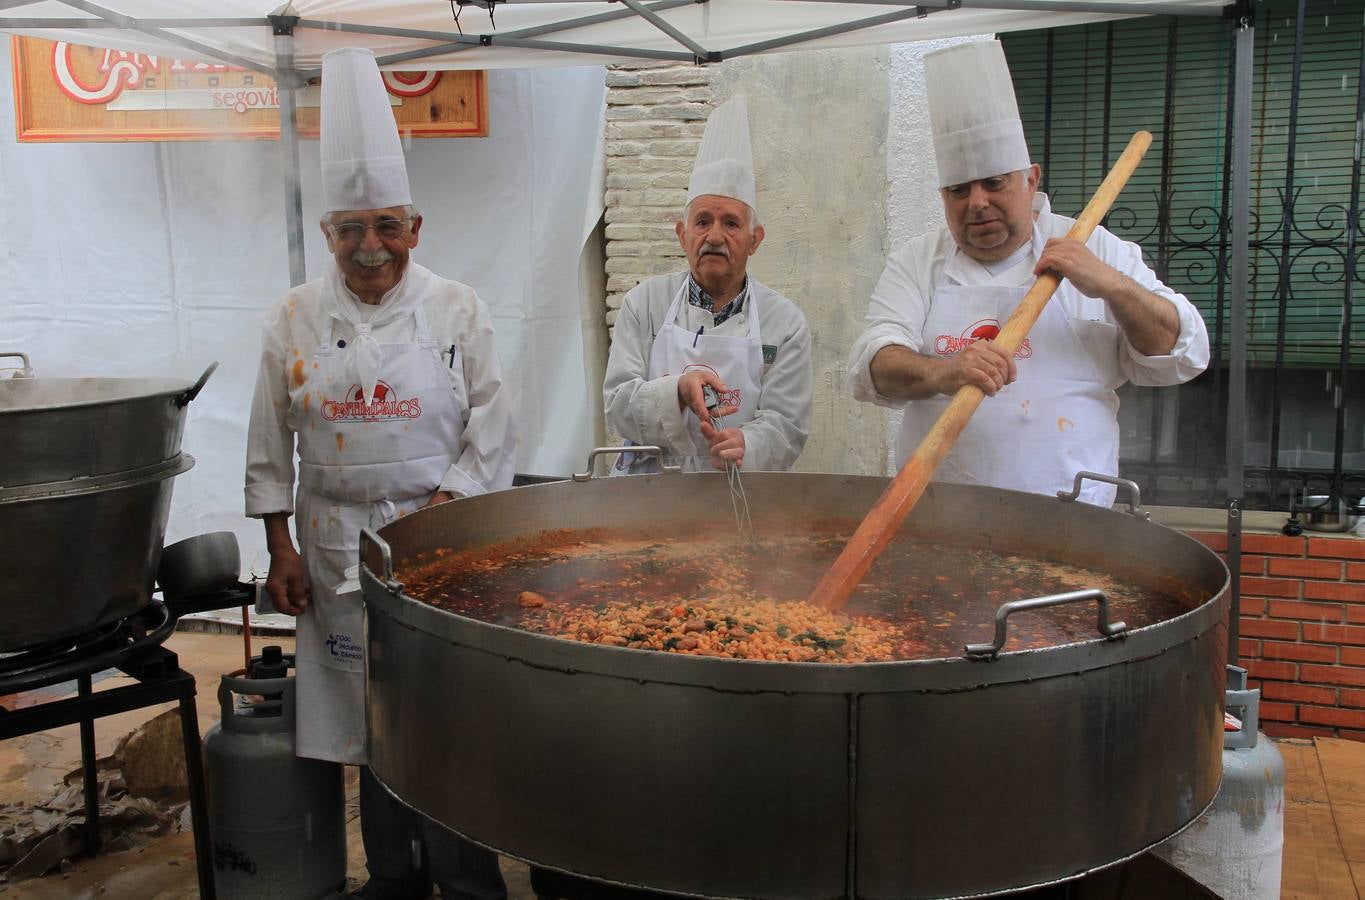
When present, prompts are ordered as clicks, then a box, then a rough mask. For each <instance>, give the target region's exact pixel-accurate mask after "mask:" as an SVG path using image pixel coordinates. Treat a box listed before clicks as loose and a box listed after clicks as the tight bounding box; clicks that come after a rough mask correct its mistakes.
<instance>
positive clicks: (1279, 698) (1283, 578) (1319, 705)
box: [1190, 531, 1365, 741]
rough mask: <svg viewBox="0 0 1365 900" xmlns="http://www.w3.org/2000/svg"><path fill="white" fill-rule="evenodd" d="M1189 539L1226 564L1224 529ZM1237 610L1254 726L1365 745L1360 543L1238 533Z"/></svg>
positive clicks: (1364, 557) (1364, 570) (1363, 545)
mask: <svg viewBox="0 0 1365 900" xmlns="http://www.w3.org/2000/svg"><path fill="white" fill-rule="evenodd" d="M1190 536H1191V537H1194V538H1195V539H1197V540H1199V541H1200V542H1202V543H1204V544H1206V545H1207V546H1209V547H1211V548H1212V549H1214V550H1216V551H1218V553H1219V555H1220V556H1223V557H1224V559H1225V560H1226V556H1227V535H1225V534H1222V533H1221V532H1195V531H1192V532H1190ZM1241 612H1242V617H1241V634H1240V646H1239V650H1238V652H1239V654H1240V656H1241V658H1242V659H1241V661H1242V665H1243V666H1245V667H1246V668H1247V670H1248V673H1249V675H1250V678H1251V685H1252V686H1253V687H1259V688H1260V689H1261V728H1262V730H1263V731H1265V733H1266V734H1269V735H1271V736H1273V737H1312V736H1314V735H1335V736H1339V737H1344V738H1352V739H1354V740H1361V741H1365V540H1359V539H1353V538H1333V537H1316V536H1314V537H1309V536H1303V537H1285V536H1283V535H1278V534H1243V535H1242V610H1241Z"/></svg>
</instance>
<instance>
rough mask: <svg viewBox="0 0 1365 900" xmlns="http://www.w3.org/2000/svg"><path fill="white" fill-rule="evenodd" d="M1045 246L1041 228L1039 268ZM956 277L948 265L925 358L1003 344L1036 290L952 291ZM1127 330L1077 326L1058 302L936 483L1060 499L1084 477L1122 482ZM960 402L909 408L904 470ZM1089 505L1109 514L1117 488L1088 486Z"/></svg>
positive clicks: (941, 400)
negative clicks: (1002, 336) (1121, 360)
mask: <svg viewBox="0 0 1365 900" xmlns="http://www.w3.org/2000/svg"><path fill="white" fill-rule="evenodd" d="M1044 243H1045V241H1044V240H1043V237H1042V234H1041V232H1040V231H1039V230H1038V228H1037V227H1035V228H1034V230H1033V259H1034V260H1036V259H1037V258H1038V256H1039V255H1041V253H1042V249H1043V244H1044ZM959 252H960V251H959ZM951 262H952V260H951V259H950V260H949V264H951ZM1033 265H1034V263H1033V262H1032V261H1031V260H1027V259H1026V260H1025V261H1024V262H1023V263H1021V264H1020V265H1019V266H1017V267H1015V268H1012V269H1011V270H1010V271H1009V272H1006V273H1004V274H1002V275H1001V276H1000V278H1001V280H1015V281H1019V280H1025V279H1026V277H1027V275H1028V273H1024V272H1021V271H1020V269H1021V268H1023V267H1028V269H1029V270H1030V271H1031V269H1032V266H1033ZM948 268H949V265H945V266H944V274H943V275H941V276H940V278H939V281H938V284H936V285H935V289H934V297H933V302H932V303H931V304H930V306H929V314H928V316H927V317H926V318H925V323H924V330H923V334H924V335H925V339H926V341H929V342H932V344H931V346H929V347H926V349H925V351H924V352H926V353H931V354H932V355H934V356H936V357H939V358H948V357H951V356H954V355H956V354H957V353H958V352H960V351H961V350H962V349H963V347H965V346H966V345H968V344H970V343H972V342H973V341H975V340H982V339H988V338H992V337H994V336H995V335H996V334H997V333H998V332H999V330H1000V326H1001V324H1002V323H1003V322H1005V321H1006V320H1008V319H1009V317H1010V314H1011V313H1012V312H1013V311H1014V308H1015V307H1016V306H1018V305H1019V301H1020V300H1022V299H1023V297H1024V295H1025V294H1026V293H1027V292H1028V288H1027V287H1001V286H994V285H984V286H968V285H961V284H955V283H950V278H949V277H948V275H947V271H948ZM1069 289H1070V287H1069V286H1064V287H1063V288H1061V290H1069ZM1096 302H1097V303H1102V301H1096ZM1099 308H1100V307H1096V309H1099ZM1117 330H1118V329H1117V326H1115V325H1112V324H1109V323H1107V322H1103V321H1099V320H1098V317H1097V319H1096V320H1095V321H1089V320H1085V319H1073V318H1071V317H1070V316H1068V315H1067V314H1066V311H1065V310H1064V309H1063V307H1062V305H1061V304H1060V303H1058V302H1057V298H1054V299H1053V300H1051V301H1049V302H1048V304H1047V305H1046V306H1044V307H1043V312H1042V314H1041V315H1040V316H1039V317H1038V321H1037V323H1035V324H1034V326H1033V328H1032V329H1031V330H1030V331H1029V334H1028V337H1027V338H1026V339H1025V341H1024V343H1023V344H1022V345H1021V346H1020V348H1019V349H1018V350H1017V351H1015V354H1014V358H1015V363H1016V365H1017V366H1018V373H1019V377H1018V379H1017V380H1016V381H1015V382H1014V383H1013V384H1010V385H1007V386H1006V387H1005V388H1004V389H1002V390H1001V391H1000V392H999V393H997V394H996V395H995V396H994V397H987V398H985V399H984V400H983V401H982V402H981V405H980V406H979V407H978V408H977V410H976V413H975V414H974V415H973V416H972V418H971V421H970V422H968V423H967V427H966V428H964V429H963V431H962V434H961V435H960V436H959V437H958V439H957V442H956V443H955V444H954V445H953V448H952V450H951V451H950V452H949V454H948V456H947V457H946V458H945V459H944V460H943V462H942V463H941V464H940V465H939V468H938V471H937V472H936V473H935V475H934V477H935V479H937V480H940V481H948V482H954V483H958V484H981V485H989V486H991V487H1000V488H1008V489H1011V490H1016V491H1029V492H1033V493H1039V494H1052V493H1055V492H1056V491H1059V490H1068V491H1069V490H1070V489H1071V486H1072V483H1073V481H1074V478H1075V474H1076V473H1077V472H1080V471H1083V470H1084V471H1092V472H1103V473H1109V474H1114V473H1116V472H1117V471H1118V449H1119V429H1118V420H1117V418H1116V414H1117V412H1118V396H1117V395H1116V394H1115V393H1114V391H1113V389H1112V386H1113V385H1114V384H1115V381H1114V375H1115V368H1116V366H1117V361H1116V357H1115V354H1116V350H1115V346H1116V341H1117ZM951 400H952V398H951V397H948V396H942V395H940V396H937V397H932V398H929V399H927V400H915V401H912V402H911V403H909V404H908V405H907V406H906V408H905V418H904V419H903V420H902V421H901V433H900V440H899V442H898V445H897V465H898V466H900V465H904V463H905V460H906V459H908V458H909V457H910V455H911V454H912V453H914V451H915V448H916V447H918V446H919V444H920V441H921V440H923V438H924V436H925V435H926V434H928V433H929V430H930V428H932V427H933V425H934V423H935V422H936V421H937V420H938V417H939V415H940V414H942V412H943V410H944V409H946V408H947V406H948V403H949V401H951ZM1080 499H1082V500H1084V501H1085V502H1087V503H1094V504H1096V505H1100V506H1109V505H1111V504H1112V503H1113V501H1114V488H1113V487H1112V486H1111V485H1107V484H1103V483H1101V482H1095V481H1086V482H1085V483H1084V484H1083V486H1082V493H1081V498H1080Z"/></svg>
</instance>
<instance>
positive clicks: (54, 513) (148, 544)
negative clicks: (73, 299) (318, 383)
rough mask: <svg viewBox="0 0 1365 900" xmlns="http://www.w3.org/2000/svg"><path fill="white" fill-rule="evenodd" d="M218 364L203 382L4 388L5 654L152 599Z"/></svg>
mask: <svg viewBox="0 0 1365 900" xmlns="http://www.w3.org/2000/svg"><path fill="white" fill-rule="evenodd" d="M0 355H3V356H21V354H0ZM24 363H25V366H24V369H25V371H27V370H28V360H27V357H24ZM216 367H217V363H214V364H213V365H211V366H209V368H208V369H207V370H206V371H205V372H204V374H203V375H202V376H201V377H200V378H199V379H198V381H188V380H180V379H165V378H51V379H48V378H33V377H23V378H11V379H5V380H0V447H4V448H5V451H4V453H0V534H3V535H4V536H5V539H4V540H3V541H0V576H2V579H0V580H3V590H0V617H2V618H3V621H4V625H3V627H0V652H4V651H10V650H17V649H19V648H23V647H30V646H33V645H35V644H40V643H45V642H47V641H53V640H58V639H61V638H65V637H69V636H72V635H75V634H79V633H81V632H84V631H88V630H90V629H92V628H97V627H98V626H100V625H103V624H105V623H107V622H113V621H116V620H118V619H121V618H123V617H125V616H129V615H132V614H133V613H135V612H137V611H138V610H139V609H141V608H142V607H143V606H145V605H146V604H147V602H148V601H149V600H150V599H151V595H152V587H153V582H154V578H155V574H156V569H157V563H158V561H159V559H160V555H161V540H162V537H163V536H164V535H165V531H166V520H167V517H168V516H169V513H170V503H171V486H172V484H173V479H174V477H175V476H176V475H179V474H180V473H182V472H185V471H187V470H188V469H189V468H190V467H191V466H193V465H194V459H193V458H192V457H191V456H189V455H188V454H185V453H181V452H180V440H181V436H182V434H183V433H184V428H185V412H186V408H187V407H188V405H189V403H190V401H191V400H193V399H194V397H195V396H196V395H197V394H198V393H199V391H200V389H201V388H203V386H204V383H205V382H206V381H207V380H208V377H209V376H210V375H211V374H212V373H213V370H214V369H215V368H216Z"/></svg>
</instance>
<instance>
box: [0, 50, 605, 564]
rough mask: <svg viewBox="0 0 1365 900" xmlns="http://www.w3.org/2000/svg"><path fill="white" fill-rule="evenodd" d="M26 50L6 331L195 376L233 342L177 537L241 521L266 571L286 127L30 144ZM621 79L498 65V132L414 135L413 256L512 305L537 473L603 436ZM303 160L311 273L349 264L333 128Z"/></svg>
mask: <svg viewBox="0 0 1365 900" xmlns="http://www.w3.org/2000/svg"><path fill="white" fill-rule="evenodd" d="M9 55H10V48H9V42H8V41H0V96H3V97H4V98H6V99H5V100H4V101H0V216H2V217H3V227H0V283H3V284H4V285H5V289H4V291H3V292H0V349H22V350H25V351H27V352H28V353H29V354H30V355H31V357H32V359H33V364H34V367H35V369H36V372H37V374H38V375H39V376H40V377H41V376H52V377H58V376H76V375H81V376H127V377H141V376H160V375H172V376H184V377H185V378H187V379H189V380H193V379H194V378H196V377H198V375H199V374H200V373H201V372H202V371H203V370H204V368H205V367H206V366H207V365H208V364H209V363H210V362H212V361H213V360H219V361H220V362H221V365H220V367H219V369H218V371H217V372H216V373H215V374H214V376H213V377H212V378H211V379H210V380H209V383H208V385H207V387H205V389H204V391H203V393H202V394H200V396H199V398H198V399H197V400H195V402H194V403H193V404H192V405H191V407H190V418H189V422H188V424H187V426H186V430H185V442H184V448H185V450H187V451H188V452H189V453H191V454H192V455H193V456H194V457H195V459H196V460H197V461H198V463H197V465H196V466H195V468H194V469H192V470H191V471H190V472H188V473H187V474H185V475H182V476H180V477H179V478H178V479H176V485H175V491H174V506H173V510H172V515H171V523H170V529H169V532H168V534H167V542H168V543H169V542H170V541H172V540H176V539H179V538H181V537H185V536H188V535H191V534H198V533H201V532H205V531H217V530H230V531H235V532H237V534H238V537H239V540H240V542H241V546H242V561H243V565H244V567H247V568H254V569H257V570H260V571H264V567H265V565H266V563H267V560H266V557H265V554H264V537H263V531H262V529H261V527H260V525H259V524H257V523H256V522H252V521H250V520H248V519H246V518H244V517H243V514H242V469H243V465H244V461H245V447H246V423H247V416H248V409H249V406H250V400H251V393H252V390H253V388H254V384H255V377H256V365H257V362H258V359H259V357H258V354H259V347H260V323H261V320H262V318H263V317H264V314H265V310H266V309H267V307H269V306H270V305H271V304H273V303H274V302H275V301H276V300H278V299H279V298H280V297H281V296H282V295H283V294H284V292H285V291H286V290H287V289H288V283H289V278H288V272H289V267H288V261H287V258H286V243H285V224H284V202H283V194H282V187H281V185H282V177H281V165H280V150H279V145H278V144H277V143H276V142H274V141H220V142H184V143H136V144H132V143H130V144H18V143H17V142H16V140H15V137H14V134H15V128H14V118H13V117H14V111H13V106H12V104H11V103H10V102H9V101H8V99H7V98H8V97H9V96H11V85H10V78H11V75H10V72H11V67H10V59H9ZM604 82H605V79H604V77H603V72H602V70H601V69H600V68H597V67H583V68H573V69H563V70H559V71H534V70H532V71H505V72H502V71H500V72H492V73H489V111H490V128H489V137H487V138H477V139H475V138H460V139H421V140H413V141H410V142H409V143H408V144H407V147H406V152H407V157H408V166H409V175H410V178H411V181H412V190H413V199H414V201H415V202H416V204H417V205H418V207H419V208H420V210H421V211H422V213H423V217H424V220H425V221H424V224H423V228H422V235H421V244H420V245H419V246H418V248H417V250H416V251H414V258H415V259H417V260H419V261H420V262H422V263H423V264H424V265H426V266H428V267H430V268H431V269H433V270H434V271H436V272H437V273H439V274H441V275H445V276H447V277H450V278H455V279H458V280H460V281H464V282H466V283H468V284H470V285H473V287H474V288H475V290H477V291H478V293H479V295H480V297H482V298H483V300H484V301H485V302H486V303H488V305H489V306H490V307H491V309H492V312H493V316H494V323H495V327H496V329H497V336H498V350H499V353H500V355H501V358H502V362H503V366H504V370H505V372H506V377H507V381H508V383H509V384H510V385H511V386H512V388H513V390H514V393H515V397H516V409H517V414H516V419H517V421H518V422H519V423H521V448H520V452H519V454H518V471H522V472H533V473H547V474H548V473H555V474H566V473H568V472H570V471H573V470H574V469H575V467H581V465H582V462H583V460H584V459H586V455H587V449H588V448H590V447H591V446H593V444H594V443H595V441H596V436H595V427H594V423H595V422H596V421H598V420H599V419H600V412H599V410H598V407H599V406H600V394H601V390H600V388H601V371H600V365H601V363H600V361H599V360H598V359H597V358H596V357H597V356H598V352H597V351H596V350H595V349H594V348H596V347H597V346H598V343H597V340H596V338H595V336H594V334H593V332H594V331H596V330H600V329H601V328H602V326H601V324H600V323H601V314H600V311H598V310H597V306H598V305H599V304H600V297H598V296H593V297H586V296H584V291H583V290H582V289H581V288H580V280H579V257H580V254H581V253H582V251H583V248H584V244H585V241H586V240H587V238H588V236H589V232H590V231H591V228H592V226H593V225H594V224H595V223H596V222H597V220H598V218H599V216H600V215H601V211H602V195H603V191H602V149H601V139H602V133H603V125H602V123H603V115H604V110H605V102H606V101H605V86H604ZM302 157H303V160H302V175H303V202H304V221H305V223H306V230H305V235H306V238H307V246H306V251H307V264H308V275H309V277H310V278H312V277H316V276H317V275H318V274H320V273H321V272H322V271H323V269H322V267H323V266H324V265H325V264H326V263H327V262H328V261H329V260H330V257H329V256H327V253H326V246H325V243H324V241H323V237H322V234H321V232H320V231H319V229H318V227H317V226H316V224H315V223H316V222H317V221H318V218H319V217H320V215H321V213H322V210H321V209H320V203H321V192H320V189H319V186H318V180H319V169H318V159H317V142H316V141H303V143H302ZM585 348H587V349H585ZM0 452H3V451H0ZM79 537H80V536H78V535H72V538H73V539H79Z"/></svg>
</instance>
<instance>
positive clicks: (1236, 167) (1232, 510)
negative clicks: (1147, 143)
mask: <svg viewBox="0 0 1365 900" xmlns="http://www.w3.org/2000/svg"><path fill="white" fill-rule="evenodd" d="M1234 27H1236V29H1237V32H1236V34H1237V37H1236V44H1235V47H1236V49H1235V53H1236V56H1235V60H1234V67H1233V73H1234V75H1233V85H1232V90H1233V92H1234V93H1233V102H1232V147H1233V150H1232V263H1231V267H1230V270H1229V272H1228V278H1229V281H1230V282H1231V285H1230V287H1231V288H1232V290H1231V291H1230V292H1229V296H1230V297H1231V299H1232V310H1231V312H1232V315H1231V317H1230V327H1231V337H1232V347H1231V352H1230V354H1229V357H1228V420H1227V428H1228V430H1227V442H1228V446H1227V451H1228V501H1227V504H1228V569H1229V571H1230V572H1231V573H1232V584H1231V587H1232V591H1231V598H1230V600H1231V613H1230V614H1229V617H1228V662H1229V663H1230V664H1233V665H1236V664H1237V662H1238V656H1239V654H1238V637H1239V635H1240V633H1241V629H1240V627H1239V624H1240V623H1239V618H1238V617H1239V616H1240V614H1241V600H1242V596H1241V594H1242V592H1241V568H1242V501H1243V494H1244V488H1243V478H1244V471H1243V470H1244V465H1245V458H1244V456H1243V454H1244V451H1245V449H1246V386H1247V377H1246V376H1247V372H1246V360H1247V341H1246V303H1247V264H1248V258H1247V257H1248V249H1249V248H1248V238H1249V234H1248V230H1249V216H1248V210H1249V206H1250V200H1251V87H1252V85H1251V79H1252V74H1253V73H1252V55H1251V52H1252V48H1253V47H1254V46H1255V39H1256V27H1255V23H1254V21H1253V20H1252V18H1251V9H1250V6H1249V5H1247V6H1245V7H1244V9H1243V14H1242V16H1241V18H1240V19H1239V20H1238V22H1237V23H1236V25H1235V26H1234Z"/></svg>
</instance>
